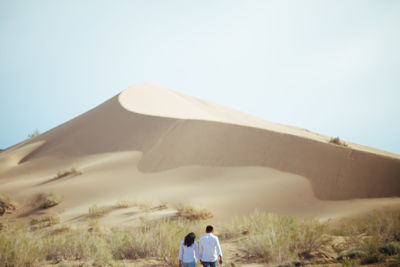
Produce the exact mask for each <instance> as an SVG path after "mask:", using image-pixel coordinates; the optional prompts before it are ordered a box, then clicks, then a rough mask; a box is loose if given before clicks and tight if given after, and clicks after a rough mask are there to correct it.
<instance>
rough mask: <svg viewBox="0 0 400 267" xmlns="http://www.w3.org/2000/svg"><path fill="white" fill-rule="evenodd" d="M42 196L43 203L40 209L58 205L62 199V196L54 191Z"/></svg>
mask: <svg viewBox="0 0 400 267" xmlns="http://www.w3.org/2000/svg"><path fill="white" fill-rule="evenodd" d="M40 198H41V203H40V205H39V208H40V209H48V208H51V207H54V206H57V205H58V204H60V203H61V201H62V197H60V196H58V195H56V194H53V193H51V194H48V195H46V196H41V197H40Z"/></svg>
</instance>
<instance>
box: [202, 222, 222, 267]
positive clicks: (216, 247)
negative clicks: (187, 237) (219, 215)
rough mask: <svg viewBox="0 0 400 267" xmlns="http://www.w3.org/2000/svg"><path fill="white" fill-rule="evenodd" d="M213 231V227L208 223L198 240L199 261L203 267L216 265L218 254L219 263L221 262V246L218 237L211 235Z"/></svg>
mask: <svg viewBox="0 0 400 267" xmlns="http://www.w3.org/2000/svg"><path fill="white" fill-rule="evenodd" d="M213 232H214V229H213V227H212V226H211V225H208V226H207V228H206V235H205V236H203V237H202V238H200V241H199V254H200V261H201V263H202V264H203V266H204V267H214V266H217V260H218V256H219V263H220V264H222V251H221V246H220V244H219V240H218V237H217V236H215V235H213Z"/></svg>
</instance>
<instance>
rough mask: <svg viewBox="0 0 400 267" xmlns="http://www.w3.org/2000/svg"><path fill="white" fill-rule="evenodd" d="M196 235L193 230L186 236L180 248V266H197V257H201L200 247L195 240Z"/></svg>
mask: <svg viewBox="0 0 400 267" xmlns="http://www.w3.org/2000/svg"><path fill="white" fill-rule="evenodd" d="M195 239H196V235H195V234H194V233H193V232H192V233H189V234H187V235H186V236H185V240H183V241H182V242H181V246H180V248H179V267H195V266H196V258H199V247H198V245H197V242H196V241H194V240H195Z"/></svg>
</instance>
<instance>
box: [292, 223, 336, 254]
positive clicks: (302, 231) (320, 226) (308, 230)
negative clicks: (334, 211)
mask: <svg viewBox="0 0 400 267" xmlns="http://www.w3.org/2000/svg"><path fill="white" fill-rule="evenodd" d="M328 233H329V225H328V224H327V223H322V222H320V221H318V220H315V219H314V220H304V221H302V222H301V223H300V225H299V227H298V249H299V250H301V251H302V252H310V251H315V250H318V249H320V248H321V247H323V246H325V245H327V244H328V243H329V242H330V241H332V238H331V237H330V235H329V234H328Z"/></svg>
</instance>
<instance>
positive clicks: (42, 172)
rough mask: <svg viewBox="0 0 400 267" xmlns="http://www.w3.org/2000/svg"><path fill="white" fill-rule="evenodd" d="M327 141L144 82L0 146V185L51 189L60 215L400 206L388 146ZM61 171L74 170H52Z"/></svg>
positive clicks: (322, 212)
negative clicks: (127, 205) (182, 208)
mask: <svg viewBox="0 0 400 267" xmlns="http://www.w3.org/2000/svg"><path fill="white" fill-rule="evenodd" d="M329 139H330V137H327V136H323V135H320V134H318V133H313V132H310V131H308V130H305V129H300V128H296V127H290V126H285V125H280V124H275V123H271V122H267V121H264V120H262V119H259V118H256V117H254V116H252V115H249V114H245V113H242V112H240V111H237V110H234V109H231V108H227V107H223V106H219V105H217V104H214V103H210V102H207V101H204V100H201V99H197V98H193V97H190V96H185V95H183V94H180V93H177V92H174V91H172V90H169V89H165V88H162V87H160V86H157V85H154V84H144V85H141V86H134V87H130V88H128V89H126V90H124V91H123V92H122V93H121V94H119V95H117V96H115V97H113V98H111V99H110V100H108V101H106V102H105V103H103V104H101V105H99V106H98V107H96V108H94V109H92V110H90V111H88V112H86V113H84V114H82V115H80V116H78V117H76V118H74V119H72V120H70V121H68V122H66V123H64V124H62V125H60V126H58V127H56V128H54V129H52V130H50V131H48V132H46V133H43V134H41V135H39V136H36V137H33V138H31V139H28V140H26V141H24V142H22V143H20V144H17V145H15V146H13V147H10V148H8V149H6V150H5V151H2V152H1V153H0V192H1V193H7V194H9V195H12V196H13V197H14V198H16V199H17V200H18V201H19V202H20V203H25V206H26V207H29V203H31V200H32V199H34V197H35V196H36V195H38V194H41V193H55V194H57V195H60V196H62V197H63V201H62V203H61V204H60V205H59V206H57V207H55V208H52V210H53V211H55V212H58V213H60V214H61V216H62V217H63V218H64V219H66V220H72V221H74V220H75V221H78V220H79V219H82V218H83V217H82V216H84V215H85V214H87V211H88V207H90V206H91V205H93V204H97V205H112V204H115V203H116V202H117V201H118V200H121V199H127V200H129V199H130V200H132V199H135V200H138V201H153V202H159V201H167V202H168V203H170V207H171V208H170V209H168V210H166V211H164V212H163V213H162V212H161V213H162V214H164V215H168V214H172V213H173V212H174V210H173V207H174V206H175V205H177V204H178V203H192V204H195V205H200V206H204V207H208V208H209V209H211V210H213V212H214V214H215V218H216V219H221V220H225V219H229V218H231V217H233V216H235V215H245V214H249V213H251V212H253V211H254V210H255V209H260V210H265V211H271V212H277V213H280V214H288V215H296V216H306V217H318V218H322V219H328V218H338V217H341V216H348V215H355V214H360V213H363V212H368V211H370V210H372V209H375V208H379V207H383V206H400V198H399V197H400V156H399V155H397V154H393V153H389V152H385V151H381V150H377V149H374V148H369V147H365V146H362V145H358V144H353V143H348V145H349V146H348V147H344V146H337V145H334V144H330V143H329V142H328V141H329ZM71 168H75V169H77V170H79V171H81V172H82V174H81V175H76V176H67V177H64V178H61V179H54V178H55V176H56V174H57V172H58V171H63V170H69V169H71ZM26 209H27V212H25V213H24V215H25V216H29V215H31V214H34V213H35V212H37V211H35V210H34V209H32V210H31V212H29V209H28V208H26ZM161 213H160V214H161ZM135 214H136V213H135V212H134V211H131V210H125V211H119V212H113V213H112V214H110V216H109V218H108V219H107V220H108V221H109V222H110V223H120V222H126V223H129V222H131V221H132V220H134V219H135ZM162 214H161V215H162Z"/></svg>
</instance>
